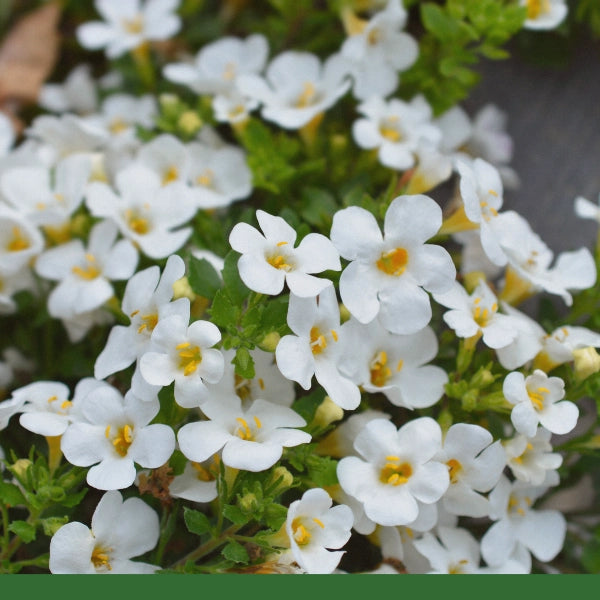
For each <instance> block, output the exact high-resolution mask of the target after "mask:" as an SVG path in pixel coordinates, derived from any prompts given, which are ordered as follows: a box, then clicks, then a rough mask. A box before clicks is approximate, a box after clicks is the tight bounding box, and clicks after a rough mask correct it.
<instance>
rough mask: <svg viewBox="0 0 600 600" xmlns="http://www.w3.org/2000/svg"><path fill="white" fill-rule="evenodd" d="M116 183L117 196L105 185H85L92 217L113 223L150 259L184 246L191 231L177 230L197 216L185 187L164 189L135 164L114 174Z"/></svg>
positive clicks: (164, 255)
mask: <svg viewBox="0 0 600 600" xmlns="http://www.w3.org/2000/svg"><path fill="white" fill-rule="evenodd" d="M115 184H116V188H117V190H118V193H119V194H118V195H117V194H115V192H114V191H113V190H112V189H111V188H110V187H109V186H108V185H107V184H105V183H101V182H93V183H91V184H90V185H89V186H88V191H87V206H88V208H89V209H90V212H91V213H92V214H93V215H94V216H97V217H104V218H107V219H111V220H112V221H114V222H115V223H116V224H117V226H118V228H119V230H120V231H121V233H122V234H123V236H125V237H127V238H128V239H130V240H131V241H132V242H134V243H135V244H137V245H138V246H139V247H140V248H141V250H142V252H143V253H144V254H146V255H147V256H149V257H150V258H166V257H167V256H169V255H170V254H173V253H174V252H176V251H177V250H179V249H180V248H181V247H182V246H183V244H185V242H186V240H187V239H188V237H189V236H190V234H191V233H192V230H191V228H190V227H181V228H179V229H176V228H177V227H179V226H180V225H183V224H184V223H187V222H188V221H189V220H190V219H191V218H192V217H193V216H194V215H195V214H196V207H195V205H194V203H193V201H191V199H190V198H189V197H188V196H187V195H186V188H185V185H184V184H182V183H177V184H175V183H173V184H171V185H168V186H164V187H163V185H162V183H161V180H160V178H159V176H158V175H157V174H156V173H155V172H154V171H152V170H150V169H148V168H147V167H144V166H142V165H141V164H135V163H134V164H131V165H129V166H127V167H125V168H124V169H122V170H121V171H119V172H118V173H117V176H116V182H115Z"/></svg>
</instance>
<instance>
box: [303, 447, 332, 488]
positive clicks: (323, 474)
mask: <svg viewBox="0 0 600 600" xmlns="http://www.w3.org/2000/svg"><path fill="white" fill-rule="evenodd" d="M337 464H338V463H337V460H334V459H332V458H331V457H329V456H318V455H316V454H312V455H310V456H309V457H308V458H307V460H306V466H307V467H308V476H309V477H310V479H311V480H312V482H313V483H314V484H315V486H316V487H327V486H331V485H336V484H337V483H338V478H337Z"/></svg>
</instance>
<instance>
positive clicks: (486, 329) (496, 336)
mask: <svg viewBox="0 0 600 600" xmlns="http://www.w3.org/2000/svg"><path fill="white" fill-rule="evenodd" d="M433 297H434V298H435V300H436V302H438V303H439V304H442V305H443V306H446V307H448V308H450V309H451V310H449V311H446V312H445V313H444V315H443V319H444V321H445V322H446V324H447V325H448V326H449V327H451V328H452V329H453V330H454V332H455V333H456V335H457V336H458V337H462V338H474V337H475V336H476V338H479V336H481V335H483V343H484V344H485V345H486V346H488V347H489V348H502V347H504V346H507V345H508V344H510V343H511V342H512V341H513V340H514V339H515V337H516V336H517V329H516V327H515V325H513V319H512V318H511V317H510V316H508V315H503V314H500V313H499V312H498V300H497V298H496V296H495V295H494V293H493V292H492V290H491V289H490V288H489V286H488V285H487V283H485V281H480V282H479V283H478V284H477V287H476V288H475V289H474V290H473V292H472V293H471V294H470V295H469V294H468V293H467V292H466V290H465V289H464V288H463V287H462V286H461V285H460V284H459V283H458V282H457V283H455V284H454V287H453V288H452V289H451V290H450V291H449V292H446V293H445V294H434V296H433Z"/></svg>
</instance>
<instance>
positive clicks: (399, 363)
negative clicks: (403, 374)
mask: <svg viewBox="0 0 600 600" xmlns="http://www.w3.org/2000/svg"><path fill="white" fill-rule="evenodd" d="M403 366H404V361H403V360H402V359H400V360H399V361H398V364H397V365H396V371H397V372H398V373H399V372H400V371H402V367H403Z"/></svg>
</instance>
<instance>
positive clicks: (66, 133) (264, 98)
mask: <svg viewBox="0 0 600 600" xmlns="http://www.w3.org/2000/svg"><path fill="white" fill-rule="evenodd" d="M574 5H575V3H571V2H567V1H566V0H546V1H541V2H540V1H536V0H464V1H455V0H445V1H443V2H418V1H416V0H406V1H404V2H403V1H402V0H360V1H359V0H329V1H327V2H313V1H311V0H294V1H293V2H292V1H290V2H285V1H280V0H270V1H269V2H240V1H233V0H232V1H225V2H216V1H215V2H212V1H206V2H201V1H199V0H131V1H126V2H125V1H123V0H121V1H120V2H114V1H113V0H95V2H94V3H91V2H90V3H80V2H75V1H74V0H72V1H67V2H63V3H61V4H58V3H53V2H50V3H47V2H38V1H36V0H31V1H29V2H27V3H23V5H21V6H19V8H18V9H17V8H14V9H13V11H12V12H11V11H8V12H6V14H5V13H2V15H1V17H0V18H2V19H4V20H5V24H6V25H7V31H8V33H7V34H6V36H5V39H4V41H3V42H2V45H0V56H3V57H8V56H9V54H10V52H13V53H14V52H16V53H17V55H18V53H19V52H22V53H27V52H29V54H31V55H35V54H36V52H37V54H39V55H40V56H38V61H39V63H40V64H39V65H36V63H34V64H33V66H32V68H33V69H34V71H35V69H37V68H38V67H39V69H38V71H35V77H36V78H37V79H38V80H39V81H38V83H37V84H36V86H34V89H33V90H29V91H28V92H27V93H22V94H20V95H19V94H18V93H17V92H14V93H13V92H12V91H11V92H10V93H6V94H5V95H4V96H2V97H1V98H0V101H1V102H2V106H3V107H4V108H5V112H4V113H0V311H1V316H0V320H1V323H2V331H3V335H2V340H1V342H0V344H1V346H0V350H1V360H0V388H1V392H0V394H1V395H0V400H1V401H0V429H1V433H0V445H1V447H0V452H1V454H0V457H1V465H2V470H1V476H0V514H1V519H0V572H2V573H19V572H21V573H43V572H51V573H55V574H64V573H90V574H92V573H107V574H108V573H112V574H116V573H145V574H151V573H156V572H169V573H243V574H255V573H263V574H265V573H289V574H300V573H308V574H317V573H318V574H329V573H396V574H411V573H418V574H423V573H495V574H499V573H519V574H525V573H544V572H590V571H592V572H593V571H594V570H595V569H596V567H597V565H598V564H599V561H600V554H599V551H598V549H599V548H600V537H598V530H597V529H594V527H595V525H594V523H596V522H597V518H598V516H599V515H598V513H597V509H598V497H597V492H595V491H594V490H597V489H598V483H599V482H600V470H599V468H598V467H599V464H600V463H599V457H600V455H599V454H598V449H599V448H600V441H599V440H600V437H599V431H600V429H598V419H597V412H596V406H597V402H598V394H599V393H600V356H599V355H598V353H597V350H596V349H597V348H598V347H600V318H599V316H598V315H599V314H600V312H599V307H600V288H599V287H598V283H597V270H598V265H599V264H600V255H599V254H598V249H597V248H596V249H595V250H593V249H592V250H591V249H588V248H586V247H582V248H578V249H574V250H569V251H565V252H562V253H560V254H558V255H557V256H555V255H554V253H553V251H552V249H551V246H552V244H551V243H550V244H549V245H547V244H546V243H545V242H544V241H543V240H542V239H541V238H540V237H539V236H538V235H537V234H536V233H535V228H536V223H535V222H532V223H529V222H528V221H527V220H526V219H525V218H524V217H523V216H521V214H520V213H519V212H518V210H505V209H504V207H503V202H504V196H505V195H507V196H508V195H509V194H510V193H511V192H512V188H513V187H514V185H515V182H516V181H517V179H518V177H517V172H518V165H514V166H511V159H512V142H511V139H510V137H509V135H508V134H507V132H506V129H505V123H506V119H505V115H504V114H503V112H502V110H501V109H500V108H498V107H495V106H492V105H489V106H486V107H484V108H483V109H482V111H481V113H478V114H475V115H470V114H468V113H467V112H466V111H465V109H463V108H462V107H461V105H460V102H461V101H462V100H464V99H465V98H466V97H467V96H468V94H469V92H470V91H471V90H472V89H473V87H474V86H475V85H476V83H477V73H476V70H475V69H476V66H477V63H478V62H479V61H482V60H490V59H501V58H504V57H506V56H508V54H509V52H508V50H507V44H508V42H509V41H510V40H512V39H514V38H517V37H519V36H522V35H528V36H535V35H536V34H537V33H538V30H545V32H546V33H548V31H549V30H555V29H557V28H560V30H561V31H562V35H565V36H567V35H569V34H570V32H571V31H574V25H575V24H576V23H577V22H585V23H588V24H589V27H590V28H591V33H592V34H596V35H598V34H600V27H598V24H599V23H600V8H598V6H596V4H595V3H593V2H587V3H584V2H581V3H578V7H577V9H575V8H574ZM594 27H595V29H594ZM32 29H36V31H39V32H40V33H39V36H37V37H36V36H31V35H26V34H27V33H28V32H31V30H32ZM528 30H529V31H528ZM36 44H38V45H39V46H40V47H42V46H43V47H44V48H46V49H47V52H40V47H38V46H36ZM9 50H10V52H9ZM3 53H4V54H3ZM46 54H47V56H46ZM7 60H8V58H7ZM3 64H4V63H3ZM2 77H4V78H5V79H6V82H5V81H4V80H3V83H2V85H1V86H0V89H1V90H4V89H5V88H6V89H10V90H12V89H13V88H11V87H10V85H11V83H12V84H13V85H14V81H17V80H18V71H14V72H13V71H5V73H4V74H3V73H0V78H2ZM7 86H8V87H7ZM2 93H4V92H2ZM9 98H12V99H13V102H8V99H9ZM548 176H549V177H551V174H548ZM574 210H575V211H576V214H577V215H579V216H580V217H582V218H591V219H595V220H597V221H600V216H599V215H600V209H599V208H598V206H597V205H596V204H594V203H592V202H590V201H589V200H587V199H585V198H582V197H579V198H577V199H576V201H575V204H574ZM599 247H600V246H599ZM526 299H529V300H530V302H529V303H528V304H527V305H526V306H523V305H522V302H523V301H524V300H526ZM548 299H552V300H553V301H554V304H553V303H552V302H548ZM557 305H558V307H559V308H556V306H557ZM557 436H561V437H560V438H557ZM573 490H575V495H581V496H583V497H587V498H588V500H587V503H586V504H584V505H583V506H582V505H581V503H580V504H579V505H578V506H577V507H576V512H572V508H573V507H572V506H571V505H570V504H569V503H568V502H565V500H564V497H565V494H561V493H562V492H566V491H571V492H572V491H573ZM577 490H584V492H585V493H583V492H582V493H581V494H578V493H577ZM585 490H587V491H585ZM590 517H595V520H594V518H591V519H590Z"/></svg>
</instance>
